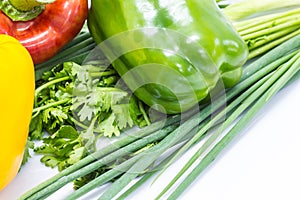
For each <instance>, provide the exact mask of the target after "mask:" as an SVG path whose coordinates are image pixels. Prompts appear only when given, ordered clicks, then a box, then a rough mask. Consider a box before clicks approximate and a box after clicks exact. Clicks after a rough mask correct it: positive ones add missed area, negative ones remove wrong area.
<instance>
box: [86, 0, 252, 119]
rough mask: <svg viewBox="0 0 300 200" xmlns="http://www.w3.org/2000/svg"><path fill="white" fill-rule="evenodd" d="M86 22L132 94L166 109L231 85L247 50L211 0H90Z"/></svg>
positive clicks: (185, 107)
mask: <svg viewBox="0 0 300 200" xmlns="http://www.w3.org/2000/svg"><path fill="white" fill-rule="evenodd" d="M108 19H109V20H108ZM88 26H89V30H90V32H91V34H92V36H93V38H94V39H95V41H96V42H97V43H101V45H100V48H101V47H102V48H101V50H102V51H103V52H104V54H105V56H107V57H108V59H109V60H110V61H111V62H112V63H113V66H114V68H115V69H116V70H117V72H118V73H119V74H120V75H121V76H122V79H124V81H125V83H126V84H127V85H128V86H129V88H130V89H131V90H132V91H134V93H135V94H136V96H137V97H138V98H139V99H141V100H142V101H144V102H145V103H146V104H148V105H149V106H152V107H153V108H155V109H157V110H159V111H162V112H165V113H169V114H174V113H180V112H183V111H186V110H188V109H190V108H192V107H193V106H195V105H196V104H197V103H198V102H199V101H203V100H205V99H207V98H210V95H211V92H212V90H214V89H216V88H217V87H216V85H217V83H218V82H219V81H220V79H222V81H223V82H222V83H223V84H224V86H225V87H232V86H233V85H235V84H236V83H237V82H238V81H239V80H240V77H241V72H242V70H241V67H242V65H243V64H244V63H245V61H246V59H247V55H248V50H247V47H246V45H245V43H244V41H243V40H242V39H241V38H240V36H239V35H238V34H237V32H236V31H235V29H234V28H233V27H232V26H231V24H230V22H229V21H228V20H227V18H225V17H224V15H223V14H222V13H221V10H220V9H219V8H218V6H217V4H216V2H215V1H213V0H203V1H201V2H200V1H196V0H194V1H185V0H180V1H176V3H174V2H169V3H161V2H159V1H148V0H145V1H142V2H141V1H137V0H128V1H109V0H93V1H92V2H91V10H90V12H89V16H88ZM154 72H155V73H154ZM179 83H180V86H179ZM224 86H223V88H222V87H221V89H224ZM221 89H216V90H221Z"/></svg>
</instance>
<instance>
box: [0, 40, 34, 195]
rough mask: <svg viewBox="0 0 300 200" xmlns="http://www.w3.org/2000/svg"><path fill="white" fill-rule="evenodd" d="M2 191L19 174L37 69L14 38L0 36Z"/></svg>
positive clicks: (0, 179) (0, 185) (24, 49)
mask: <svg viewBox="0 0 300 200" xmlns="http://www.w3.org/2000/svg"><path fill="white" fill-rule="evenodd" d="M0 70H1V71H0V95H1V96H0V106H1V108H0V110H1V111H0V138H1V139H0V191H1V190H2V189H3V188H4V187H5V186H7V184H9V183H10V182H11V181H12V180H13V179H14V177H15V176H16V174H17V173H18V171H19V169H20V166H21V162H22V158H23V152H24V149H25V145H26V140H27V136H28V129H29V124H30V120H31V114H32V109H33V101H34V89H35V78H34V65H33V61H32V58H31V56H30V54H29V53H28V51H27V50H26V48H25V47H23V46H22V45H21V43H20V42H19V41H18V40H16V39H15V38H13V37H11V36H8V35H0Z"/></svg>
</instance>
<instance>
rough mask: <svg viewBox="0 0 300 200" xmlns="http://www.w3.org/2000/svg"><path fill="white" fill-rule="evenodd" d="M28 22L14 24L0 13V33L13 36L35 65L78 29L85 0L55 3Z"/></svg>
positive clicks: (67, 0) (48, 5)
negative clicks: (27, 52)
mask: <svg viewBox="0 0 300 200" xmlns="http://www.w3.org/2000/svg"><path fill="white" fill-rule="evenodd" d="M45 6H46V7H45V10H44V11H43V12H42V13H41V14H40V15H38V16H37V17H36V18H34V19H32V20H29V21H13V20H11V19H10V18H9V17H8V16H7V15H5V14H4V13H3V12H2V11H0V34H7V35H10V36H13V37H14V38H16V39H17V40H19V41H20V42H21V44H22V45H23V46H24V47H25V48H26V49H27V50H28V51H29V53H30V54H31V57H32V59H33V62H34V63H35V64H39V63H42V62H44V61H46V60H48V59H50V58H51V57H53V56H54V55H55V54H56V53H57V52H58V51H59V50H60V49H61V48H62V47H63V46H64V45H66V44H67V43H68V42H70V41H71V40H72V39H73V38H74V37H75V36H76V35H77V34H78V33H79V32H80V30H81V28H82V26H83V24H84V22H85V20H86V18H87V13H88V1H87V0H56V1H55V2H54V3H50V4H47V5H45Z"/></svg>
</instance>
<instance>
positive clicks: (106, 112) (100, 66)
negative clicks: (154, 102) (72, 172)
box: [29, 58, 150, 170]
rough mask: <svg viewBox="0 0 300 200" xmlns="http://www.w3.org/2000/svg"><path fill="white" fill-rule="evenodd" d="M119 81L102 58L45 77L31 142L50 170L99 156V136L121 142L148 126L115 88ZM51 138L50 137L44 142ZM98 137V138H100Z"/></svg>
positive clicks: (138, 108)
mask: <svg viewBox="0 0 300 200" xmlns="http://www.w3.org/2000/svg"><path fill="white" fill-rule="evenodd" d="M118 80H119V77H118V75H117V73H116V71H115V70H114V69H113V68H112V67H111V66H109V63H108V61H107V60H106V59H104V58H99V61H97V62H93V63H90V64H87V63H86V64H84V65H78V64H76V63H74V62H66V63H64V64H60V65H57V66H56V67H54V68H53V69H52V70H51V71H48V72H46V73H45V74H44V76H43V79H42V80H40V81H39V82H38V84H39V85H38V87H37V89H36V91H35V106H34V109H33V117H32V121H31V124H30V134H29V136H30V139H31V140H35V139H37V140H41V139H42V140H43V145H41V146H39V147H36V148H35V149H34V151H35V152H36V153H38V154H42V155H43V157H42V159H41V161H42V162H43V163H45V164H46V165H47V166H50V167H56V166H58V169H59V170H62V169H65V168H67V167H69V166H70V165H72V164H74V163H76V162H78V161H79V160H80V159H82V158H83V157H85V156H86V155H87V154H88V153H91V152H93V151H95V150H96V147H95V146H96V142H97V139H98V138H99V137H100V136H105V137H112V136H119V135H120V131H121V130H125V129H126V128H128V127H132V126H133V125H137V126H140V127H142V126H145V125H148V123H150V122H149V119H148V116H147V115H146V114H145V112H144V111H143V110H144V106H143V105H142V104H141V103H140V102H139V101H138V100H137V99H136V97H134V96H131V94H130V93H129V92H127V89H126V88H121V86H122V85H119V86H120V87H119V88H116V87H115V85H116V84H117V83H118ZM45 131H46V132H48V133H49V134H50V136H48V137H44V133H45ZM96 135H97V136H96Z"/></svg>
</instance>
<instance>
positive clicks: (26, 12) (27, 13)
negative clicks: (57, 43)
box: [0, 0, 55, 21]
mask: <svg viewBox="0 0 300 200" xmlns="http://www.w3.org/2000/svg"><path fill="white" fill-rule="evenodd" d="M53 2H55V0H27V1H24V0H1V1H0V10H1V11H3V13H5V14H6V15H7V16H8V17H9V18H10V19H11V20H13V21H29V20H32V19H34V18H36V17H37V16H38V15H39V14H41V13H42V12H43V10H44V9H45V5H46V4H49V3H53Z"/></svg>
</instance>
